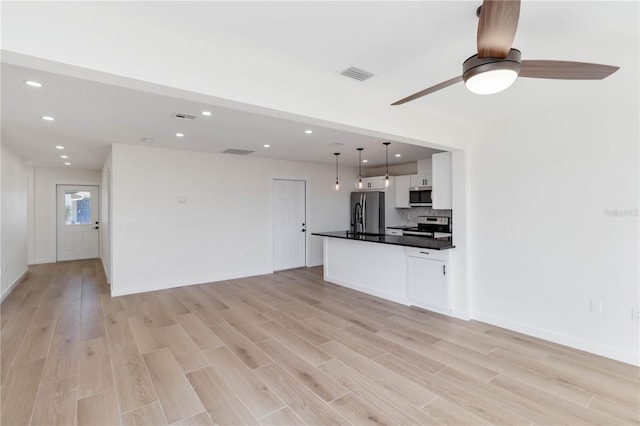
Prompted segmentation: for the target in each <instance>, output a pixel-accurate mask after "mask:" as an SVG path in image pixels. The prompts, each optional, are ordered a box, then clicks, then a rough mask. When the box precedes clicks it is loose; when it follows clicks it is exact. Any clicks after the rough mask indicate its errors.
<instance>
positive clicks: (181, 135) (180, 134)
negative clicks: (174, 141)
mask: <svg viewBox="0 0 640 426" xmlns="http://www.w3.org/2000/svg"><path fill="white" fill-rule="evenodd" d="M176 136H177V137H179V138H181V137H183V136H184V133H176Z"/></svg>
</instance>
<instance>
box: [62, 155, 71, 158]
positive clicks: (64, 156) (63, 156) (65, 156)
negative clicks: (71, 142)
mask: <svg viewBox="0 0 640 426" xmlns="http://www.w3.org/2000/svg"><path fill="white" fill-rule="evenodd" d="M60 158H69V156H68V155H61V156H60Z"/></svg>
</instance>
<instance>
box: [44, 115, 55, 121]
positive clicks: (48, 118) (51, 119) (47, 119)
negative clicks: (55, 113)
mask: <svg viewBox="0 0 640 426" xmlns="http://www.w3.org/2000/svg"><path fill="white" fill-rule="evenodd" d="M42 119H43V120H45V121H53V120H54V118H53V117H49V116H48V115H43V116H42Z"/></svg>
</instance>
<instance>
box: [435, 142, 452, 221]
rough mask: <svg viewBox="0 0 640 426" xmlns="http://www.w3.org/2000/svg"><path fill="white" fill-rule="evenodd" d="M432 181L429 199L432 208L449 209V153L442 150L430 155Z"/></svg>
mask: <svg viewBox="0 0 640 426" xmlns="http://www.w3.org/2000/svg"><path fill="white" fill-rule="evenodd" d="M431 159H432V166H433V183H432V187H433V188H432V192H431V200H432V201H433V208H434V209H451V153H450V152H442V153H440V154H433V156H432V157H431Z"/></svg>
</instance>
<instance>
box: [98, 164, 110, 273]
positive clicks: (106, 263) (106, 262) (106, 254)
mask: <svg viewBox="0 0 640 426" xmlns="http://www.w3.org/2000/svg"><path fill="white" fill-rule="evenodd" d="M100 195H101V197H100V199H101V201H102V202H101V203H100V258H101V259H102V266H103V267H104V271H105V274H106V275H107V282H111V152H109V155H108V156H107V159H106V160H105V161H104V164H103V166H102V186H101V191H100Z"/></svg>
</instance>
